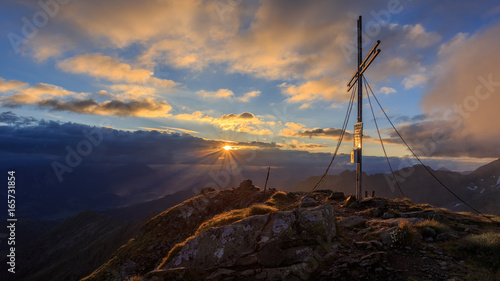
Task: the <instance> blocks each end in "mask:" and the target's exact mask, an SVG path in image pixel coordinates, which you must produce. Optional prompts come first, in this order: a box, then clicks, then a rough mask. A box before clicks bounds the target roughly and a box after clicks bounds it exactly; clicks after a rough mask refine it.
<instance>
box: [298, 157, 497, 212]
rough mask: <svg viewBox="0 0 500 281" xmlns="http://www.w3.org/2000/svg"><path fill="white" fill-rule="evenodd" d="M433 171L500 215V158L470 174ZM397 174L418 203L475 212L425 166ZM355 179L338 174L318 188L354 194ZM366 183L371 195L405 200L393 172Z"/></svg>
mask: <svg viewBox="0 0 500 281" xmlns="http://www.w3.org/2000/svg"><path fill="white" fill-rule="evenodd" d="M429 169H431V168H429ZM431 170H432V169H431ZM432 171H433V173H434V174H435V175H436V176H437V177H438V178H439V179H440V180H441V181H442V182H443V183H444V184H446V185H447V186H448V187H449V188H450V189H451V190H452V191H453V192H454V193H455V194H457V195H458V196H459V197H460V198H462V199H463V200H465V201H466V202H467V203H469V204H470V205H472V206H473V207H474V208H476V209H478V210H479V211H481V212H484V213H490V214H496V215H500V159H497V160H495V161H493V162H491V163H488V164H486V165H484V166H481V167H479V168H477V169H476V170H475V171H472V172H471V173H468V174H461V173H457V172H452V171H449V170H445V169H438V170H432ZM394 174H395V176H396V179H397V180H398V182H399V185H400V187H401V189H402V191H403V193H404V195H405V197H407V198H409V199H411V200H412V201H413V202H415V203H429V204H432V205H434V206H438V207H445V208H449V209H451V210H454V211H471V209H470V208H468V207H467V206H465V205H464V204H463V203H462V202H461V201H460V200H458V199H457V198H455V197H454V196H453V195H452V194H450V193H449V192H448V191H446V189H445V188H444V187H442V186H441V185H440V184H439V182H437V181H436V179H434V178H433V177H432V176H431V175H430V174H429V173H428V171H427V170H426V169H425V168H424V167H423V166H421V165H415V166H413V167H407V168H404V169H401V170H398V171H395V173H394ZM355 177H356V172H355V171H344V172H342V173H340V174H338V175H328V176H326V177H325V179H324V181H323V182H322V183H321V185H320V186H319V187H318V188H319V189H331V190H334V191H340V192H344V193H345V194H354V193H355V179H356V178H355ZM318 180H319V176H313V177H310V178H308V179H307V180H305V181H302V182H300V183H298V184H297V185H296V186H295V187H293V188H291V190H292V191H308V190H310V189H311V188H312V187H313V186H314V185H315V184H316V183H317V182H318ZM362 183H363V190H364V191H367V192H368V194H369V195H371V194H372V191H375V195H376V196H380V197H387V198H401V197H403V196H402V195H401V193H400V192H399V191H398V188H397V185H396V184H395V183H394V179H393V177H392V175H391V174H390V173H389V174H373V175H367V174H363V178H362ZM363 193H364V192H363ZM363 196H364V194H363Z"/></svg>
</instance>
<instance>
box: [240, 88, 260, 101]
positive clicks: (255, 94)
mask: <svg viewBox="0 0 500 281" xmlns="http://www.w3.org/2000/svg"><path fill="white" fill-rule="evenodd" d="M258 96H260V91H251V92H248V93H245V94H243V96H241V97H237V98H236V100H238V101H241V102H249V101H250V99H252V98H255V97H258Z"/></svg>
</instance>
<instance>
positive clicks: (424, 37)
mask: <svg viewBox="0 0 500 281" xmlns="http://www.w3.org/2000/svg"><path fill="white" fill-rule="evenodd" d="M403 31H404V32H405V33H406V39H408V41H409V43H412V44H413V45H416V46H418V47H421V48H423V47H428V46H431V45H434V44H436V43H438V42H440V41H441V35H439V34H438V33H437V32H427V31H426V30H425V28H424V27H423V26H422V25H421V24H419V23H417V24H415V25H405V26H403Z"/></svg>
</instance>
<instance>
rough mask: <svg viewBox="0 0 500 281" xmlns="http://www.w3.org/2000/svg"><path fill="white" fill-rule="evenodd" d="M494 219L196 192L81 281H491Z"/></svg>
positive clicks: (372, 201) (248, 192) (276, 194)
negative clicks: (195, 194)
mask: <svg viewBox="0 0 500 281" xmlns="http://www.w3.org/2000/svg"><path fill="white" fill-rule="evenodd" d="M499 278H500V218H499V217H496V216H491V215H486V216H480V215H476V214H472V213H454V212H451V211H449V210H447V209H440V208H435V207H433V206H431V205H427V204H413V203H411V202H410V201H409V200H408V199H385V198H377V197H370V198H365V199H364V200H363V201H362V202H361V203H358V202H356V201H355V200H353V199H352V197H347V198H346V197H345V196H344V195H343V194H342V193H339V192H333V191H331V190H319V191H315V192H312V193H310V194H306V193H304V192H289V193H286V192H283V191H277V190H275V189H267V190H265V191H264V190H262V189H261V188H259V187H256V186H254V185H253V184H252V182H251V181H250V180H246V181H244V182H242V183H241V184H240V185H239V186H238V187H236V188H231V189H227V190H214V189H203V190H202V191H201V192H200V194H199V195H198V196H196V197H194V198H191V199H189V200H186V201H184V202H183V203H181V204H179V205H177V206H174V207H172V208H170V209H168V210H167V211H165V212H163V213H161V214H159V215H158V216H156V217H154V218H152V219H151V220H149V221H148V222H147V223H146V224H145V225H144V226H143V227H142V229H141V230H140V232H139V234H138V235H137V236H136V237H135V238H134V239H131V240H130V241H129V242H128V243H126V244H125V245H123V246H122V247H121V248H120V249H118V250H117V251H116V252H115V253H114V254H113V255H112V257H111V259H110V260H109V261H108V262H106V263H105V264H103V265H102V266H101V267H100V268H98V269H97V270H95V271H94V272H93V273H92V274H91V275H89V276H87V277H86V278H84V279H82V280H86V281H87V280H88V281H90V280H134V281H138V280H145V281H146V280H150V281H156V280H447V281H452V280H500V279H499Z"/></svg>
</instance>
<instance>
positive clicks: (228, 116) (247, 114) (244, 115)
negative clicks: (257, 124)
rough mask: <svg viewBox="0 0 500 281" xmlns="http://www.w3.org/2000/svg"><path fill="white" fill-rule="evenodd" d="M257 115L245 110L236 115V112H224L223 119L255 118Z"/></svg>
mask: <svg viewBox="0 0 500 281" xmlns="http://www.w3.org/2000/svg"><path fill="white" fill-rule="evenodd" d="M254 118H255V115H253V113H250V112H243V113H241V114H239V115H236V114H234V113H229V114H224V115H222V117H221V119H223V120H227V119H254Z"/></svg>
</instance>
